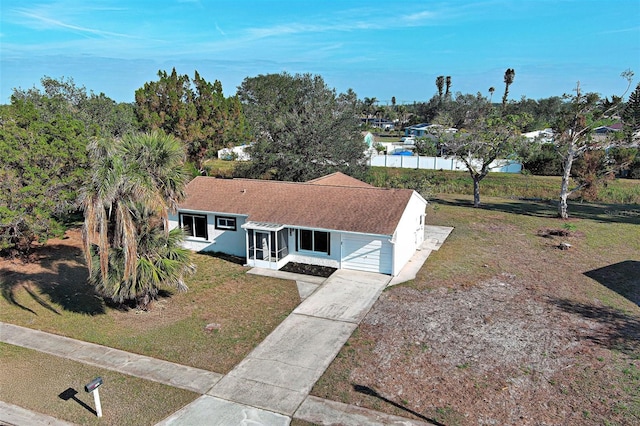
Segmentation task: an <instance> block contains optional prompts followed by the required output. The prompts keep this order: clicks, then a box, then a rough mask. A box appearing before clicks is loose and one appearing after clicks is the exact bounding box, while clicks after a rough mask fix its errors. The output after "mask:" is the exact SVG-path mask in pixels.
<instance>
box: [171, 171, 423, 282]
mask: <svg viewBox="0 0 640 426" xmlns="http://www.w3.org/2000/svg"><path fill="white" fill-rule="evenodd" d="M426 205H427V202H426V201H425V199H424V198H422V196H420V194H418V193H417V192H415V191H413V190H410V189H384V188H376V187H374V186H371V185H369V184H367V183H365V182H362V181H359V180H357V179H354V178H352V177H349V176H347V175H344V174H342V173H334V174H330V175H327V176H324V177H321V178H318V179H314V180H311V181H309V182H305V183H293V182H281V181H268V180H254V179H218V178H213V177H207V176H199V177H196V178H195V179H193V180H192V181H191V182H190V183H189V184H188V185H187V188H186V198H185V200H184V201H183V202H182V203H181V204H180V205H179V208H178V212H177V214H175V215H171V216H170V217H169V222H170V226H171V228H175V227H177V226H180V227H182V228H183V229H184V230H185V232H186V234H187V237H186V239H185V243H184V244H185V247H187V248H189V249H191V250H194V251H198V252H200V251H213V252H222V253H226V254H230V255H235V256H241V257H245V258H246V263H247V265H248V266H252V267H263V268H270V269H280V268H282V267H283V266H284V265H286V264H287V263H288V262H296V263H304V264H312V265H320V266H329V267H334V268H338V269H340V268H343V269H355V270H360V271H370V272H378V273H383V274H388V275H397V274H398V273H399V272H400V270H401V269H402V268H403V266H405V264H406V263H407V262H408V261H409V259H410V258H411V257H412V256H413V254H414V253H415V251H416V250H417V249H418V248H419V247H420V245H421V244H422V242H423V240H424V222H425V210H426Z"/></svg>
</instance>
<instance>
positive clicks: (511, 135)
mask: <svg viewBox="0 0 640 426" xmlns="http://www.w3.org/2000/svg"><path fill="white" fill-rule="evenodd" d="M157 77H158V78H157V80H155V81H150V82H147V83H145V84H144V85H143V87H141V88H139V89H138V90H136V92H135V103H117V102H115V101H114V100H112V99H110V98H109V97H108V96H106V95H105V94H103V93H100V94H95V93H93V92H87V90H86V89H85V88H84V87H78V86H77V85H76V84H75V83H74V82H73V80H72V79H64V78H62V79H54V78H50V77H44V78H43V79H42V80H41V82H40V83H41V88H36V87H33V88H30V89H26V90H25V89H20V88H18V89H14V91H13V93H12V96H11V102H10V103H9V104H7V105H1V106H0V154H1V155H2V158H3V167H2V169H1V170H0V186H1V189H2V191H0V251H1V252H2V253H3V254H9V255H25V254H27V255H28V253H29V250H30V249H31V247H32V246H33V244H34V243H36V242H44V241H46V240H47V239H48V238H51V237H53V236H59V235H61V233H62V232H63V230H64V226H65V224H66V223H70V222H72V221H74V220H76V219H77V217H78V215H83V216H84V222H85V229H84V238H85V243H86V246H85V255H86V258H87V265H88V267H89V268H90V271H91V279H92V282H94V284H95V285H96V287H97V288H98V289H100V291H101V293H102V294H104V295H105V296H106V297H109V298H111V299H113V300H116V301H120V302H123V301H125V300H130V299H134V300H136V301H137V303H140V304H141V305H145V306H146V303H148V300H149V299H153V297H155V295H156V292H155V290H154V289H157V286H158V285H159V283H158V282H154V281H153V280H151V277H164V280H165V281H166V282H168V283H171V284H173V285H174V286H176V287H177V288H183V285H184V283H183V281H182V277H183V276H184V274H186V273H188V272H189V271H190V270H191V269H190V268H191V266H190V263H189V261H188V258H187V257H186V256H185V255H184V253H182V252H180V251H179V250H178V246H179V238H180V236H179V235H176V234H175V233H170V232H169V231H168V228H167V222H166V213H167V211H169V210H171V209H173V208H175V206H176V204H177V203H178V202H179V201H180V199H181V197H182V191H183V189H184V185H185V184H186V182H187V181H188V178H189V177H190V176H194V175H198V174H203V173H206V167H205V161H206V160H207V159H208V158H212V157H215V155H216V153H217V151H218V150H219V149H221V148H224V147H230V146H234V145H239V144H246V143H249V142H251V146H250V148H249V153H250V155H251V157H252V161H250V162H247V163H244V164H242V165H241V166H240V167H237V168H236V174H237V175H238V176H242V177H250V178H265V179H279V180H290V181H306V180H309V179H312V178H315V177H318V176H321V175H324V174H328V173H331V172H335V171H342V172H344V173H347V174H349V175H351V176H355V177H358V178H364V176H365V173H366V168H367V166H366V157H365V151H366V145H365V144H364V141H363V138H362V136H361V131H362V127H361V118H362V117H364V116H370V115H371V114H379V115H380V116H381V115H382V113H381V111H380V110H379V109H377V108H378V107H377V105H376V103H377V101H376V100H375V98H365V99H364V100H359V99H358V97H357V95H356V94H355V93H354V92H353V91H352V90H348V91H347V92H346V93H337V92H336V91H335V89H332V88H330V87H328V86H327V85H326V83H325V82H324V80H323V79H322V77H320V76H317V75H311V74H296V75H291V74H288V73H286V72H283V73H280V74H268V75H258V76H256V77H247V78H245V80H244V81H243V82H242V84H241V85H240V87H238V89H237V91H236V93H235V94H234V95H232V96H225V95H224V93H223V90H222V84H221V83H220V82H219V81H214V82H213V83H212V82H208V81H206V80H205V79H204V78H202V77H201V76H200V75H199V73H198V72H197V71H196V72H195V73H194V77H193V78H190V77H189V76H188V75H180V74H178V73H177V72H176V70H175V69H173V70H172V71H171V72H170V73H167V72H166V71H159V72H158V75H157ZM627 77H630V76H627ZM503 80H504V84H505V90H504V95H503V97H502V103H501V104H498V105H496V104H494V103H493V102H492V98H491V96H492V95H493V92H494V91H495V89H494V88H493V87H492V88H490V90H489V93H490V96H489V97H486V96H484V95H482V94H481V93H477V94H475V95H473V94H462V93H459V92H457V93H455V94H454V93H453V91H452V90H451V88H452V87H453V82H452V80H451V77H450V76H439V77H438V78H437V79H436V82H435V83H436V93H435V94H434V96H433V98H432V99H430V100H429V101H428V102H425V103H421V104H415V105H413V106H409V107H407V106H396V105H395V102H392V105H391V106H390V107H388V109H386V110H385V111H384V114H385V117H388V118H393V117H394V114H395V117H401V118H402V120H401V121H402V122H403V123H406V124H410V123H412V122H431V123H438V124H440V125H441V128H443V129H444V128H447V126H453V127H456V128H458V129H459V132H458V133H456V134H454V135H453V134H450V133H446V132H441V133H437V132H436V134H434V137H435V138H436V140H437V141H438V143H441V144H444V145H446V146H447V149H448V150H449V151H450V152H451V153H453V154H454V155H458V156H459V157H460V158H462V159H463V161H469V165H470V166H471V165H472V164H475V163H473V162H472V161H471V157H470V156H469V154H473V156H475V158H476V159H481V160H482V165H481V166H480V168H479V169H477V170H476V169H474V171H473V172H472V178H473V179H474V183H475V184H476V188H475V191H474V193H475V194H476V203H477V204H478V203H479V182H480V180H481V179H482V178H483V177H484V176H485V175H486V173H487V172H488V167H487V165H488V163H490V162H491V160H492V159H495V158H497V157H499V156H501V155H503V154H504V153H507V152H517V151H518V150H519V149H520V148H521V147H522V146H523V145H522V144H521V142H522V138H521V133H522V132H524V131H527V130H529V129H531V128H532V126H534V127H536V128H539V126H541V124H542V123H544V125H545V127H546V126H550V127H553V128H554V131H556V132H557V135H558V141H562V143H560V144H558V145H557V146H556V148H555V152H556V153H559V155H561V158H562V159H564V160H563V161H565V163H564V165H563V170H565V171H566V170H567V163H566V158H567V154H566V153H567V152H571V153H572V154H571V155H572V156H573V157H572V158H573V159H575V158H577V157H579V156H583V155H587V156H588V155H590V154H589V152H590V151H591V150H592V148H593V147H594V146H595V145H594V144H593V143H592V142H593V141H592V139H591V132H590V131H591V130H592V129H593V128H594V126H595V125H596V124H597V123H599V122H607V120H612V119H614V117H615V118H621V119H622V120H623V121H624V123H625V130H624V132H623V133H622V134H624V137H628V138H629V140H631V139H633V138H634V137H635V136H634V135H637V131H638V128H639V127H638V125H639V123H640V116H639V112H640V108H639V106H638V105H640V86H639V87H638V88H636V90H635V92H634V93H633V94H632V95H631V96H630V98H629V101H628V102H626V103H625V102H623V101H622V97H618V98H612V99H611V100H609V99H607V98H604V99H602V98H600V97H599V96H598V95H596V94H582V93H580V91H579V90H578V91H577V92H576V94H575V95H573V96H567V97H553V98H548V99H542V100H540V101H532V100H526V99H522V100H521V101H518V102H513V101H511V102H509V101H507V95H508V90H509V87H510V86H511V85H512V84H513V83H514V81H515V70H513V69H507V71H506V72H505V75H504V79H503ZM629 82H630V78H629ZM602 120H604V121H602ZM563 138H564V139H563ZM565 142H566V143H565ZM572 144H573V145H572ZM620 155H622V154H620ZM627 157H628V155H627ZM485 163H486V164H485ZM570 166H571V164H569V169H570ZM472 168H473V167H470V169H472ZM569 191H571V189H570V188H567V190H566V191H565V192H566V193H570V192H569ZM565 201H566V200H565ZM560 213H561V215H562V212H560ZM565 213H566V210H565ZM158 230H159V231H161V232H156V231H158ZM172 259H173V260H177V261H178V262H177V263H175V264H174V263H172V262H170V260H172ZM154 268H155V269H154ZM150 281H151V284H150V285H147V284H148V283H149V282H150Z"/></svg>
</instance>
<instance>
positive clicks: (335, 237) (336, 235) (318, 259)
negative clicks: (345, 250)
mask: <svg viewBox="0 0 640 426" xmlns="http://www.w3.org/2000/svg"><path fill="white" fill-rule="evenodd" d="M290 229H291V231H292V232H289V256H288V257H287V260H288V261H289V262H296V263H306V264H309V265H318V266H328V267H331V268H339V267H340V232H335V231H334V232H329V231H327V230H325V229H318V231H325V232H329V234H330V236H329V243H330V249H329V251H330V254H328V255H327V254H325V253H318V252H315V251H305V250H298V251H296V232H295V228H290Z"/></svg>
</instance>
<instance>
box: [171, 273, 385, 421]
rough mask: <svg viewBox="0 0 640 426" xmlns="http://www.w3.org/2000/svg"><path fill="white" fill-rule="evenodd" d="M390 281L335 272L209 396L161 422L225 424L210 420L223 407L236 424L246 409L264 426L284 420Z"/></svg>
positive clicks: (245, 412)
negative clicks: (203, 420) (201, 421)
mask: <svg viewBox="0 0 640 426" xmlns="http://www.w3.org/2000/svg"><path fill="white" fill-rule="evenodd" d="M390 279H391V277H389V276H387V275H381V274H374V273H368V272H359V271H349V270H338V271H336V272H335V273H334V274H333V275H332V276H331V277H329V278H328V279H327V280H326V281H325V282H324V283H323V284H322V285H321V286H320V287H319V288H318V289H317V290H316V291H315V292H314V293H313V294H311V295H310V296H309V297H308V298H307V299H305V301H304V302H303V303H301V304H300V306H298V308H296V309H295V310H294V311H293V313H292V314H291V315H289V316H288V317H287V318H286V319H285V320H284V321H283V322H282V323H281V324H280V325H279V326H278V327H277V328H276V329H275V330H274V331H273V332H272V333H271V334H270V335H269V336H267V338H266V339H265V340H264V341H263V342H262V343H261V344H260V345H258V347H256V348H255V349H254V350H253V351H252V352H251V353H250V354H249V355H248V356H247V357H246V358H245V359H244V360H243V361H242V362H240V364H238V365H237V366H236V368H234V369H233V370H232V371H231V372H229V374H227V375H226V376H224V377H223V378H222V379H221V380H220V381H219V382H218V383H217V384H216V385H214V386H213V388H212V389H211V390H210V391H209V392H207V394H208V395H205V396H203V397H201V398H199V399H198V400H196V402H194V404H192V405H193V410H190V409H189V406H187V407H185V409H183V410H181V411H179V412H177V413H175V414H174V415H173V416H171V417H169V418H168V419H166V420H165V421H164V422H162V424H190V421H192V420H197V419H202V418H203V417H202V416H205V417H206V416H207V414H206V413H210V416H209V417H206V418H208V419H209V421H210V422H209V423H208V424H212V425H213V424H222V423H211V421H214V419H216V418H221V410H223V411H224V409H223V407H224V406H226V407H227V408H226V411H225V412H226V413H228V414H229V415H232V414H233V413H236V414H233V415H234V416H236V417H237V420H238V422H237V423H235V424H242V422H243V421H245V422H246V420H247V413H248V411H247V410H250V411H251V412H252V416H261V418H262V424H282V423H281V421H282V420H284V419H283V418H282V417H280V416H278V415H277V414H274V413H279V414H284V415H286V416H292V415H293V414H294V413H295V411H296V410H297V409H298V407H299V406H300V404H301V403H302V402H303V401H304V399H305V398H306V397H307V395H308V394H309V392H310V391H311V388H312V387H313V385H314V384H315V382H316V381H317V380H318V379H319V378H320V376H321V375H322V374H323V373H324V371H325V370H326V369H327V367H328V366H329V364H331V362H332V361H333V359H334V358H335V356H336V355H337V354H338V352H339V351H340V349H341V348H342V346H343V345H344V344H345V342H346V341H347V339H348V338H349V337H350V336H351V334H352V333H353V331H354V330H355V329H356V327H357V326H358V324H359V323H360V321H361V320H362V319H363V318H364V316H365V315H366V314H367V312H369V310H370V309H371V307H372V306H373V304H374V303H375V301H376V300H377V299H378V296H379V295H380V293H381V292H382V290H383V289H384V288H385V287H386V286H387V284H388V283H389V280H390ZM250 407H252V408H250ZM256 409H257V410H256ZM260 409H262V410H267V411H266V412H265V411H262V410H260ZM268 412H271V413H268ZM194 416H197V418H196V417H194ZM266 417H269V420H267V419H266ZM229 420H230V419H229V418H228V417H225V420H224V421H225V422H229ZM225 424H232V423H225Z"/></svg>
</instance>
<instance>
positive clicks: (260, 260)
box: [254, 231, 272, 268]
mask: <svg viewBox="0 0 640 426" xmlns="http://www.w3.org/2000/svg"><path fill="white" fill-rule="evenodd" d="M255 238H256V241H255V245H254V250H255V253H254V256H255V260H256V266H257V267H259V268H269V267H270V266H271V244H272V243H271V233H270V232H262V231H255Z"/></svg>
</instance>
